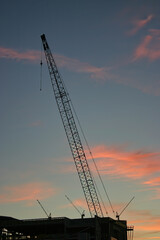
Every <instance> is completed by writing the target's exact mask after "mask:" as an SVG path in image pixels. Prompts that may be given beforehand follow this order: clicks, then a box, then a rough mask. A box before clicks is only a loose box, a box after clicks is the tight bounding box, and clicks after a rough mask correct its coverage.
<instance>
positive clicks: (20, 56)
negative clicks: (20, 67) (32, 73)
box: [0, 47, 111, 80]
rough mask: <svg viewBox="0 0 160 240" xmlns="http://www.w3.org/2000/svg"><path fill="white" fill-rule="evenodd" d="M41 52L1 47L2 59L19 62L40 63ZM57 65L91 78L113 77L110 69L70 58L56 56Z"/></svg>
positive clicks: (0, 56)
mask: <svg viewBox="0 0 160 240" xmlns="http://www.w3.org/2000/svg"><path fill="white" fill-rule="evenodd" d="M40 56H41V52H40V51H36V50H28V51H25V52H19V51H17V50H14V49H11V48H3V47H0V58H5V59H11V60H17V61H29V62H31V63H37V62H40ZM54 56H55V59H56V63H57V65H58V66H59V67H63V68H66V69H68V70H71V71H74V72H79V73H87V74H89V75H90V76H91V78H95V79H97V78H98V79H101V80H106V79H107V78H108V77H111V76H110V74H109V70H110V68H107V67H96V66H93V65H90V64H89V63H86V62H81V61H79V60H78V59H73V58H69V57H66V56H63V55H58V54H55V55H54Z"/></svg>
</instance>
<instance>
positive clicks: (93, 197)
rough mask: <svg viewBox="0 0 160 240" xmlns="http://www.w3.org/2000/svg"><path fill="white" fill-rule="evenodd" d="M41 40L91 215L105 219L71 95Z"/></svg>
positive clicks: (47, 47)
mask: <svg viewBox="0 0 160 240" xmlns="http://www.w3.org/2000/svg"><path fill="white" fill-rule="evenodd" d="M41 39H42V44H43V48H44V52H45V57H46V61H47V65H48V70H49V74H50V78H51V84H52V87H53V91H54V95H55V99H56V102H57V105H58V109H59V112H60V116H61V119H62V122H63V126H64V129H65V132H66V135H67V139H68V142H69V146H70V149H71V153H72V156H73V159H74V162H75V165H76V169H77V172H78V175H79V179H80V182H81V186H82V189H83V192H84V195H85V198H86V202H87V205H88V209H89V212H90V215H91V217H94V216H99V217H103V212H102V208H101V205H100V202H99V199H98V195H97V192H96V188H95V184H94V181H93V178H92V175H91V171H90V168H89V165H88V162H87V159H86V155H85V152H84V148H83V145H82V142H81V139H80V136H79V133H78V129H77V126H76V123H75V120H74V116H73V113H72V109H71V104H70V99H69V94H68V92H67V90H66V88H65V86H64V83H63V81H62V78H61V76H60V74H59V71H58V68H57V66H56V63H55V60H54V58H53V55H52V53H51V50H50V48H49V45H48V43H47V40H46V37H45V35H44V34H43V35H41Z"/></svg>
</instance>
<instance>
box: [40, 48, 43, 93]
mask: <svg viewBox="0 0 160 240" xmlns="http://www.w3.org/2000/svg"><path fill="white" fill-rule="evenodd" d="M42 64H43V62H42V43H41V60H40V91H42Z"/></svg>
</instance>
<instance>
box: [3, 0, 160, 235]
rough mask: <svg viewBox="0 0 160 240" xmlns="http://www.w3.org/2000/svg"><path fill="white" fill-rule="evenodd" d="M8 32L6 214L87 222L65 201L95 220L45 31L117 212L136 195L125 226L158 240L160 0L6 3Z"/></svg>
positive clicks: (5, 33)
mask: <svg viewBox="0 0 160 240" xmlns="http://www.w3.org/2000/svg"><path fill="white" fill-rule="evenodd" d="M0 29H1V33H0V36H1V37H0V69H1V71H0V72H1V77H0V84H1V87H0V109H1V124H0V133H1V134H0V159H1V168H0V215H2V216H12V217H15V218H18V219H28V218H29V219H30V218H41V217H46V216H45V213H44V212H43V210H42V209H41V208H40V206H39V204H38V203H37V199H38V200H39V201H40V202H41V204H42V205H43V206H44V208H45V209H46V211H47V212H48V213H51V214H52V216H53V217H60V216H62V217H64V216H65V217H69V218H79V217H80V215H79V213H78V212H77V211H76V210H75V208H74V207H73V206H72V205H71V204H70V202H69V201H68V200H67V199H66V197H65V195H67V196H68V197H69V198H70V199H71V200H72V202H73V203H74V204H75V205H76V207H77V208H78V209H79V210H80V211H81V212H82V211H83V209H86V217H89V213H88V210H87V208H86V203H85V199H84V196H83V192H82V188H81V185H80V182H79V179H78V175H77V172H76V169H75V166H74V162H73V159H72V156H71V152H70V149H69V145H68V142H67V138H66V136H65V132H64V129H63V125H62V122H61V119H60V115H59V112H58V108H57V105H56V102H55V99H54V94H53V91H52V87H51V83H50V77H49V73H48V69H47V65H46V61H45V57H44V53H43V51H41V49H42V44H41V38H40V35H41V34H43V33H45V35H46V38H47V41H48V44H49V46H50V48H51V50H52V52H53V54H54V57H55V61H56V63H57V65H58V68H59V71H60V73H61V75H62V77H63V80H64V82H65V84H66V86H67V89H68V92H69V94H70V98H71V99H72V102H73V105H74V107H75V109H76V113H77V115H78V117H79V120H80V122H81V126H82V128H83V131H84V133H85V136H86V138H87V141H88V143H89V146H90V148H91V150H92V154H93V156H94V159H95V161H96V163H97V166H98V169H99V171H100V174H101V177H102V179H103V181H104V184H105V187H106V189H107V193H108V195H109V197H110V200H111V203H112V206H113V209H114V211H115V212H118V213H120V212H121V211H122V210H123V208H124V207H125V206H126V204H127V203H128V202H129V201H130V200H131V199H132V197H133V196H135V198H134V200H133V201H132V202H131V204H130V205H129V206H128V208H127V209H126V210H125V211H124V212H123V214H122V215H121V216H120V219H125V220H127V222H128V225H129V226H134V239H135V240H152V239H154V240H159V239H160V127H159V125H160V1H159V0H152V1H151V0H141V1H140V0H132V1H131V0H121V1H120V0H112V1H111V0H110V1H106V0H68V1H67V0H34V1H33V0H27V1H22V0H14V1H12V0H10V1H9V0H5V1H1V6H0ZM41 54H42V58H43V65H42V69H41V68H40V60H41ZM41 70H42V91H40V80H41ZM80 135H81V138H82V134H81V133H80ZM82 141H83V145H84V148H85V151H86V155H87V158H88V162H89V164H90V167H91V169H92V172H93V173H94V177H95V179H96V182H97V184H98V186H99V189H100V192H101V194H102V197H103V200H104V202H105V206H106V208H107V211H108V216H110V217H112V218H115V216H114V214H113V212H112V209H111V208H110V205H109V202H108V200H107V198H106V196H105V194H104V192H103V189H102V187H101V186H100V182H99V180H98V177H97V174H96V171H95V169H94V168H93V163H92V160H91V157H90V155H89V154H88V151H87V148H86V143H85V141H84V140H83V138H82Z"/></svg>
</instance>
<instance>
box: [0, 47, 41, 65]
mask: <svg viewBox="0 0 160 240" xmlns="http://www.w3.org/2000/svg"><path fill="white" fill-rule="evenodd" d="M0 58H8V59H14V60H28V61H31V62H37V61H38V60H40V52H39V51H36V50H28V51H25V52H18V51H17V50H14V49H12V48H4V47H0Z"/></svg>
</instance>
